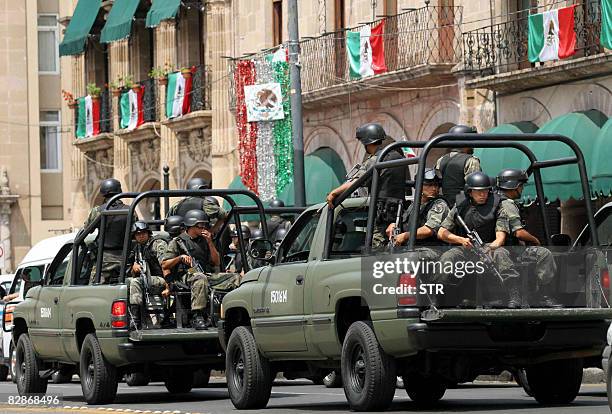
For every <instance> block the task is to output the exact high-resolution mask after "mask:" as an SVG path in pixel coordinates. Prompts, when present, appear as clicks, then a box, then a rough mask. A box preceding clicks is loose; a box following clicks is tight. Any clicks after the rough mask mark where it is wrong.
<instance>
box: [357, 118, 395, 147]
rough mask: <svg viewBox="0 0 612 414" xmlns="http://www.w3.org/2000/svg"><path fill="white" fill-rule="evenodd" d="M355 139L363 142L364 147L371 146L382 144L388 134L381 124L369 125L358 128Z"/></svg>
mask: <svg viewBox="0 0 612 414" xmlns="http://www.w3.org/2000/svg"><path fill="white" fill-rule="evenodd" d="M355 137H356V138H357V139H358V140H359V141H361V143H362V144H363V145H369V144H374V143H377V142H382V141H383V140H384V139H385V138H386V137H387V134H386V133H385V130H384V128H383V127H382V126H381V125H380V124H375V123H369V124H365V125H362V126H360V127H359V128H357V131H355Z"/></svg>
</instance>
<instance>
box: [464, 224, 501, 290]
mask: <svg viewBox="0 0 612 414" xmlns="http://www.w3.org/2000/svg"><path fill="white" fill-rule="evenodd" d="M457 221H458V222H459V224H460V225H461V227H463V230H464V231H465V233H466V235H467V237H468V239H470V241H471V242H472V244H473V245H474V253H476V256H478V259H480V261H481V262H482V263H483V264H484V265H485V267H487V269H488V270H489V271H491V272H493V273H494V274H495V276H497V278H498V279H499V280H500V281H501V283H504V278H503V277H502V275H501V273H499V270H497V267H496V266H495V263H494V262H493V259H491V256H489V255H488V253H487V251H486V250H487V249H486V247H485V244H484V242H483V241H482V239H481V238H480V235H479V234H478V232H477V231H476V230H470V229H469V227H468V226H467V224H465V221H463V218H461V216H460V215H459V213H457Z"/></svg>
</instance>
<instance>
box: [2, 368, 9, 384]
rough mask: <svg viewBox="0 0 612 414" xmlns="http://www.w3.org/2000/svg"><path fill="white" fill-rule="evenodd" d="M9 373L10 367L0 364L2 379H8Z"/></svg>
mask: <svg viewBox="0 0 612 414" xmlns="http://www.w3.org/2000/svg"><path fill="white" fill-rule="evenodd" d="M8 374H9V367H7V366H6V365H0V381H6V380H7V378H8Z"/></svg>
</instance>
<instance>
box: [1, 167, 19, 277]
mask: <svg viewBox="0 0 612 414" xmlns="http://www.w3.org/2000/svg"><path fill="white" fill-rule="evenodd" d="M18 198H19V196H18V195H12V194H11V189H10V187H9V180H8V173H7V171H6V167H0V273H2V274H6V273H12V272H13V265H14V263H13V254H12V250H11V249H12V248H11V205H12V204H14V203H15V202H16V201H17V199H18Z"/></svg>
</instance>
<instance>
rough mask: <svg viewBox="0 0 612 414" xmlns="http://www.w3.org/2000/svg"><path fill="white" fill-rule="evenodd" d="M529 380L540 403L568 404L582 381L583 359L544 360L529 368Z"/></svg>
mask: <svg viewBox="0 0 612 414" xmlns="http://www.w3.org/2000/svg"><path fill="white" fill-rule="evenodd" d="M527 382H528V383H529V386H530V387H531V390H532V392H533V396H534V398H535V399H536V400H537V401H538V402H539V403H540V404H568V403H570V402H572V401H574V399H575V398H576V396H577V395H578V391H579V390H580V384H581V382H582V359H565V360H557V361H549V362H544V363H542V364H537V365H533V366H530V367H528V368H527Z"/></svg>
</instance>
